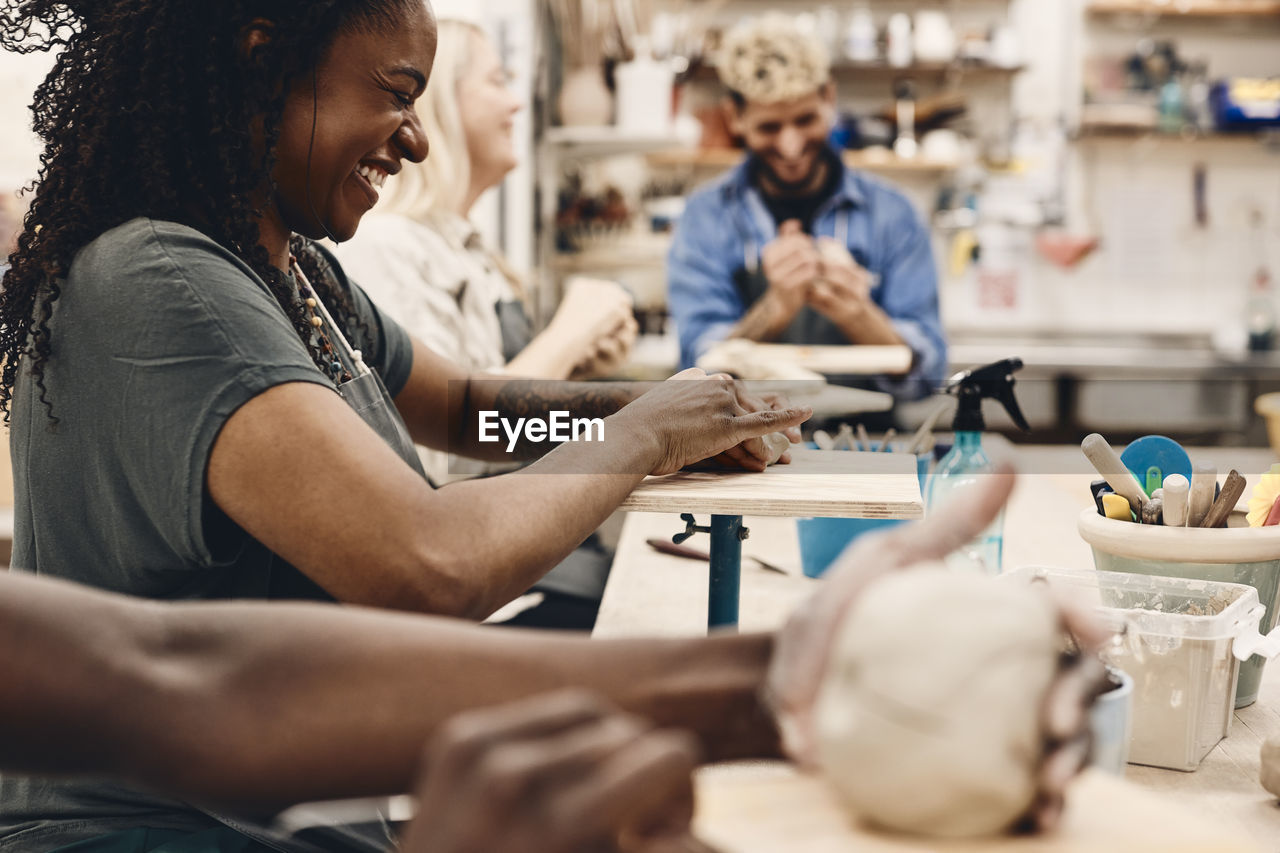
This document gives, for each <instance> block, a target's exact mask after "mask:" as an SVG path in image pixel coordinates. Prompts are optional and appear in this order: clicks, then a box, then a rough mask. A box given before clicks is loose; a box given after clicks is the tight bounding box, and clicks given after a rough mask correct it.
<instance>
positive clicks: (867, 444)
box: [858, 424, 875, 450]
mask: <svg viewBox="0 0 1280 853" xmlns="http://www.w3.org/2000/svg"><path fill="white" fill-rule="evenodd" d="M858 449H859V450H874V449H875V448H873V447H872V446H871V436H869V435H868V434H867V428H866V427H865V426H863V425H862V424H858Z"/></svg>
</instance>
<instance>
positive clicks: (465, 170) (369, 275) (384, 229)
mask: <svg viewBox="0 0 1280 853" xmlns="http://www.w3.org/2000/svg"><path fill="white" fill-rule="evenodd" d="M508 83H509V78H508V72H507V70H506V68H505V67H504V66H503V63H502V60H501V59H500V58H499V56H498V53H497V51H496V50H495V49H494V47H493V45H492V43H491V42H490V41H489V38H488V37H487V36H486V35H485V33H484V31H483V30H482V29H480V28H479V27H477V26H475V25H474V24H471V23H466V22H462V21H457V20H448V19H445V20H441V21H440V22H439V42H438V47H437V49H436V59H435V64H434V66H433V67H432V71H431V79H430V81H429V82H428V84H427V88H426V90H425V91H424V93H423V95H422V98H421V99H420V101H419V105H418V113H419V116H420V117H421V119H422V125H423V130H424V132H425V133H426V136H427V139H429V140H430V143H431V151H430V154H429V156H428V157H427V159H426V160H425V161H423V162H420V163H405V164H404V169H403V170H402V171H401V172H400V173H399V174H398V175H396V176H395V177H392V178H390V179H389V180H388V181H387V184H386V186H385V187H384V188H383V189H382V192H381V199H380V201H379V204H378V208H377V210H378V211H379V212H378V213H376V214H371V215H369V216H367V217H366V218H365V221H364V222H363V223H362V226H361V228H360V230H359V232H358V234H357V236H356V237H355V238H354V239H352V240H350V241H348V242H345V243H342V244H341V245H340V246H339V247H338V249H337V252H338V256H339V257H340V259H341V260H342V264H343V266H344V267H345V268H346V269H347V271H348V273H349V274H350V275H351V277H352V278H353V279H354V280H355V281H358V282H360V285H361V286H362V287H363V288H364V289H365V291H366V292H367V293H368V294H369V296H370V297H371V298H372V299H373V301H374V302H375V303H376V304H377V305H378V306H379V307H380V308H381V309H382V310H384V311H386V312H387V313H388V314H390V315H391V316H392V317H393V318H395V319H396V320H397V321H399V323H400V324H401V325H402V326H404V327H405V329H406V330H408V331H409V333H410V334H413V335H415V336H417V337H418V338H419V339H421V340H422V341H423V342H424V343H425V344H427V346H429V347H431V348H432V349H433V350H434V351H435V352H437V353H439V354H441V355H443V356H445V357H446V358H449V359H451V360H453V361H455V362H457V363H458V364H460V365H463V366H465V367H468V368H470V369H472V370H477V371H487V372H503V373H509V374H513V375H517V376H528V377H531V378H538V379H570V378H572V379H586V378H591V377H595V376H604V375H607V374H608V373H610V372H611V371H613V370H615V369H616V368H617V367H618V366H619V365H620V364H621V363H622V361H623V360H624V359H625V358H626V356H627V354H628V353H629V351H630V349H631V344H632V343H633V342H634V340H635V336H636V331H637V328H636V323H635V319H634V318H633V316H632V310H631V308H632V303H631V297H630V296H629V295H628V294H627V292H626V291H625V290H623V289H622V288H621V287H619V286H618V285H617V284H614V283H612V282H607V281H595V280H590V279H579V280H575V281H573V282H572V283H571V284H570V286H569V288H568V290H567V292H566V294H565V298H564V300H563V301H562V302H561V305H560V307H559V310H557V311H556V314H555V316H554V318H553V319H552V320H551V322H550V324H549V325H548V327H547V328H546V330H544V331H543V332H542V333H541V334H539V335H537V336H534V335H533V334H532V329H531V325H530V321H529V317H528V315H527V314H526V313H525V310H524V305H523V299H522V296H523V293H522V288H521V283H520V279H519V277H518V276H517V275H515V274H514V273H513V272H512V271H511V269H510V268H509V266H508V265H507V264H506V262H505V261H504V259H503V258H502V257H501V256H500V255H499V254H497V253H496V252H494V251H492V250H491V249H490V248H488V247H487V246H485V244H484V242H483V240H482V239H481V237H480V234H479V232H478V231H477V230H476V228H475V226H474V225H472V224H471V222H470V221H469V219H468V215H469V214H470V212H471V209H472V207H473V206H474V205H475V203H476V201H477V200H478V199H479V198H480V196H481V195H483V194H484V193H485V191H487V190H489V189H491V188H493V187H496V186H498V185H499V184H500V183H502V180H503V179H504V178H505V177H506V175H507V174H508V173H509V172H510V171H511V170H512V169H514V168H515V167H516V165H517V162H516V157H515V148H514V145H513V142H512V127H513V119H514V117H515V114H516V113H517V112H519V110H520V102H519V100H518V99H517V98H516V97H515V95H514V94H513V93H512V92H511V90H510V88H509V87H508ZM419 456H420V457H421V458H422V461H423V465H424V467H425V468H426V470H427V473H428V474H429V475H430V476H431V478H432V479H433V480H434V481H435V482H436V483H440V484H443V483H446V482H449V481H452V480H458V479H464V478H467V477H473V476H476V475H483V474H493V473H498V472H500V471H503V470H507V469H510V468H511V467H513V465H511V464H509V463H507V464H503V463H493V462H479V461H476V460H472V459H465V458H462V457H459V456H454V455H450V454H447V453H445V452H443V451H439V450H427V449H426V448H419ZM612 558H613V555H612V553H611V552H609V551H608V550H607V549H605V548H604V547H603V546H602V545H601V543H600V541H599V539H598V537H596V536H595V535H594V534H593V535H592V536H591V537H589V538H588V539H587V540H586V541H585V542H584V543H583V544H582V545H581V546H579V547H578V548H577V549H576V550H575V551H574V552H573V553H572V554H570V555H569V556H568V557H567V558H566V559H565V560H564V561H563V562H562V563H560V564H559V565H557V566H556V567H555V568H554V569H553V570H552V571H551V572H550V573H549V574H547V575H546V576H544V577H543V578H542V580H541V581H539V583H538V584H537V586H536V587H534V591H536V592H537V593H538V594H539V595H541V596H542V603H541V604H540V605H539V606H537V607H534V608H533V609H531V610H528V611H525V612H523V613H520V614H519V615H517V616H516V617H515V618H514V619H511V620H508V621H507V624H517V625H523V626H530V627H553V628H578V629H587V630H589V629H590V628H591V626H592V625H593V624H594V623H595V616H596V611H597V609H598V607H599V602H600V597H601V596H602V595H603V593H604V584H605V581H606V580H607V578H608V573H609V565H610V563H611V562H612Z"/></svg>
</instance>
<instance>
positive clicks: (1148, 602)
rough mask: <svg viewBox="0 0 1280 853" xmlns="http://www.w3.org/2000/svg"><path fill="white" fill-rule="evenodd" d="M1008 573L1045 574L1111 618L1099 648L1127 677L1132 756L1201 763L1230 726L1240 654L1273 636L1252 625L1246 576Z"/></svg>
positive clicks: (1018, 575) (1185, 766)
mask: <svg viewBox="0 0 1280 853" xmlns="http://www.w3.org/2000/svg"><path fill="white" fill-rule="evenodd" d="M1007 577H1008V579H1009V581H1010V582H1019V581H1021V582H1024V583H1029V582H1034V581H1037V580H1041V581H1044V582H1047V583H1049V584H1050V585H1052V586H1054V587H1057V588H1058V589H1061V590H1063V591H1064V592H1065V594H1066V595H1068V596H1070V597H1072V598H1074V599H1075V600H1077V601H1080V602H1081V603H1083V604H1086V605H1092V606H1094V607H1096V608H1098V609H1099V610H1100V612H1102V614H1103V615H1104V616H1105V618H1107V620H1108V621H1109V622H1110V623H1112V624H1113V625H1114V626H1115V628H1116V630H1117V636H1116V640H1115V641H1114V642H1113V644H1112V645H1111V646H1110V647H1109V648H1108V649H1106V651H1105V653H1104V656H1105V657H1106V659H1107V662H1108V663H1109V664H1111V665H1112V666H1114V667H1115V668H1117V669H1120V670H1122V671H1124V672H1127V673H1128V674H1129V675H1130V677H1132V678H1133V684H1134V687H1133V715H1132V736H1131V738H1130V741H1129V762H1130V763H1132V764H1148V765H1151V766H1153V767H1166V768H1169V769H1171V770H1195V769H1196V768H1197V767H1199V766H1200V762H1201V761H1202V760H1203V759H1204V757H1205V756H1206V755H1208V754H1209V750H1211V749H1213V747H1214V746H1215V745H1216V744H1217V743H1218V741H1220V740H1222V738H1224V737H1226V736H1227V733H1228V732H1229V731H1230V729H1231V718H1232V715H1233V706H1234V701H1233V700H1234V696H1235V688H1236V678H1237V675H1238V673H1239V671H1240V660H1241V659H1243V658H1248V657H1249V656H1250V655H1251V654H1252V653H1253V652H1254V651H1255V650H1258V651H1261V652H1263V653H1265V654H1268V655H1269V654H1274V646H1275V645H1276V644H1277V643H1280V636H1277V637H1273V638H1264V637H1262V636H1261V635H1260V634H1259V633H1258V630H1257V627H1258V621H1259V619H1261V617H1262V613H1263V607H1262V605H1261V604H1259V603H1258V593H1257V591H1256V590H1254V588H1253V587H1251V586H1247V585H1245V584H1234V583H1216V582H1213V581H1203V580H1189V579H1186V578H1168V577H1157V576H1150V575H1135V574H1128V573H1123V572H1101V571H1087V570H1084V571H1081V570H1077V569H1049V568H1037V567H1032V568H1023V569H1018V570H1017V571H1016V572H1011V573H1010V574H1009V575H1008V576H1007Z"/></svg>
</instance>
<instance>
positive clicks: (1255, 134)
mask: <svg viewBox="0 0 1280 853" xmlns="http://www.w3.org/2000/svg"><path fill="white" fill-rule="evenodd" d="M1076 139H1080V140H1107V139H1112V140H1120V141H1139V140H1140V141H1144V142H1147V141H1150V142H1174V143H1210V142H1245V143H1253V144H1262V145H1269V144H1274V143H1273V141H1280V130H1271V131H1267V130H1256V131H1241V132H1239V133H1222V132H1216V131H1215V132H1213V133H1207V134H1190V135H1182V134H1177V133H1161V132H1160V131H1158V130H1156V129H1154V128H1149V127H1136V126H1134V125H1125V124H1104V123H1087V124H1082V125H1080V129H1079V131H1078V132H1077V133H1076Z"/></svg>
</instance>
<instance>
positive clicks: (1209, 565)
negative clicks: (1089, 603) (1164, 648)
mask: <svg viewBox="0 0 1280 853" xmlns="http://www.w3.org/2000/svg"><path fill="white" fill-rule="evenodd" d="M1079 530H1080V535H1081V536H1082V537H1084V541H1086V542H1088V543H1089V545H1090V547H1091V548H1092V549H1093V563H1094V565H1095V566H1097V568H1098V570H1099V571H1103V572H1132V573H1134V574H1140V575H1160V576H1162V577H1170V578H1194V579H1198V580H1206V581H1218V582H1221V583H1243V584H1248V585H1249V586H1251V587H1253V588H1254V589H1256V590H1257V591H1258V601H1259V602H1261V603H1262V606H1263V608H1264V609H1265V610H1264V614H1263V617H1262V624H1261V625H1260V626H1259V628H1258V630H1259V631H1261V632H1262V633H1264V634H1265V633H1269V632H1270V631H1271V629H1272V628H1274V627H1275V626H1276V617H1277V615H1280V527H1263V528H1259V527H1252V528H1230V529H1226V530H1222V529H1218V530H1204V529H1202V528H1195V527H1191V528H1188V527H1160V526H1156V525H1150V524H1133V523H1132V522H1128V521H1117V520H1115V519H1112V518H1104V517H1103V516H1100V515H1098V514H1097V512H1095V511H1094V510H1085V511H1084V512H1082V513H1081V514H1080V520H1079ZM1265 664H1266V660H1265V659H1263V658H1262V657H1258V656H1255V657H1253V658H1252V659H1250V660H1248V661H1245V662H1244V664H1243V665H1241V667H1240V682H1239V685H1238V686H1237V688H1236V701H1235V706H1236V707H1237V708H1243V707H1244V706H1246V705H1250V704H1252V703H1253V702H1254V701H1255V700H1256V699H1257V698H1258V685H1259V684H1260V683H1261V681H1262V667H1263V666H1264V665H1265Z"/></svg>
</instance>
